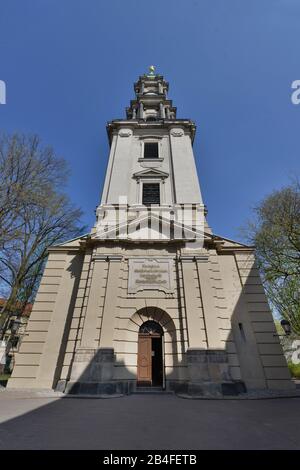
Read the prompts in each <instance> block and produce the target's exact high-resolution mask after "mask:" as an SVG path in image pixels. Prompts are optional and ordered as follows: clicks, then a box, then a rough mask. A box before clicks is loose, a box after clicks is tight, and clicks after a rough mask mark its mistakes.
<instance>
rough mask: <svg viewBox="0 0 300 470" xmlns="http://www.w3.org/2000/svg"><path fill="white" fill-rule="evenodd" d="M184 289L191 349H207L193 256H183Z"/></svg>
mask: <svg viewBox="0 0 300 470" xmlns="http://www.w3.org/2000/svg"><path fill="white" fill-rule="evenodd" d="M181 265H182V278H183V289H184V298H185V308H186V319H187V329H188V341H189V347H190V348H199V347H205V343H206V338H205V333H204V330H203V328H202V327H203V324H202V319H201V317H202V310H201V299H200V298H199V295H198V296H197V293H199V289H197V283H196V279H195V278H196V276H197V272H196V266H195V262H194V257H193V256H181Z"/></svg>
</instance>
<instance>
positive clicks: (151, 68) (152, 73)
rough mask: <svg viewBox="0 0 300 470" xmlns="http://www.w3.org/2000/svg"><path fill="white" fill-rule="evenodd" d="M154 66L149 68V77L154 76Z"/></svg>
mask: <svg viewBox="0 0 300 470" xmlns="http://www.w3.org/2000/svg"><path fill="white" fill-rule="evenodd" d="M154 72H155V66H154V65H150V66H149V75H151V76H153V75H155V73H154Z"/></svg>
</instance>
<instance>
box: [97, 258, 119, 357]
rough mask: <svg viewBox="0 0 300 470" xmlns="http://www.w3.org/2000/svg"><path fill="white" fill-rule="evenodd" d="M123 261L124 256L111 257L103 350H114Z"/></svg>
mask: <svg viewBox="0 0 300 470" xmlns="http://www.w3.org/2000/svg"><path fill="white" fill-rule="evenodd" d="M121 261H122V256H119V255H111V256H109V271H108V280H107V288H106V295H105V304H104V309H103V317H102V325H101V335H100V347H101V348H112V346H113V334H114V323H115V317H116V308H117V302H118V289H119V277H120V268H121Z"/></svg>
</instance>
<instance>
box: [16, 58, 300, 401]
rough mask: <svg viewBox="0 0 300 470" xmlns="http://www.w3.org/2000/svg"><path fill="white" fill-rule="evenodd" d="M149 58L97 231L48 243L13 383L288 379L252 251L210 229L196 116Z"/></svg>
mask: <svg viewBox="0 0 300 470" xmlns="http://www.w3.org/2000/svg"><path fill="white" fill-rule="evenodd" d="M168 89H169V84H168V82H166V81H165V79H164V77H163V76H161V75H157V74H156V73H155V69H154V67H153V66H151V67H150V68H149V73H148V74H145V75H143V76H141V77H139V79H138V81H137V82H136V83H135V84H134V91H135V99H133V100H132V101H131V102H130V106H129V107H128V108H127V109H126V118H125V119H117V120H113V121H111V122H109V123H108V125H107V132H108V138H109V143H110V153H109V159H108V165H107V171H106V177H105V182H104V187H103V192H102V198H101V202H100V205H99V206H98V208H97V211H96V222H95V225H94V227H93V229H92V231H91V233H90V234H88V235H85V236H82V237H81V238H78V239H76V240H71V241H68V242H66V243H64V244H61V245H58V246H53V247H51V248H50V249H49V258H48V262H47V265H46V268H45V272H44V275H43V278H42V281H41V285H40V288H39V291H38V294H37V297H36V300H35V304H34V308H33V311H32V314H31V317H30V320H29V322H28V327H27V335H26V336H24V338H23V341H22V344H21V346H20V350H19V352H18V354H17V357H16V365H15V368H14V371H13V375H12V377H11V379H10V380H9V383H8V387H11V388H18V387H21V388H26V387H28V388H44V389H45V388H46V389H51V388H54V389H57V390H61V391H64V392H65V393H78V394H82V393H92V394H103V393H105V394H107V393H125V394H127V393H134V392H135V391H137V390H145V388H148V387H151V388H152V387H155V388H159V389H161V390H162V391H163V390H169V391H170V390H172V391H174V392H184V393H189V394H191V395H201V396H203V395H204V396H223V395H226V394H227V395H236V394H238V393H243V392H245V391H246V390H254V389H255V390H256V389H280V390H283V389H289V388H293V384H292V382H291V380H290V374H289V371H288V368H287V365H286V362H285V359H284V356H283V352H282V348H281V345H280V342H279V339H278V336H277V335H276V329H275V326H274V322H273V319H272V315H271V312H270V309H269V306H268V302H267V299H266V296H265V293H264V289H263V287H262V284H261V280H260V276H259V272H258V269H257V267H256V265H255V258H254V249H253V247H249V246H246V245H244V244H241V243H238V242H235V241H232V240H229V239H227V238H224V237H220V236H218V235H215V234H213V232H212V230H211V229H210V227H209V226H208V224H207V221H206V208H205V206H204V204H203V200H202V195H201V191H200V185H199V181H198V177H197V170H196V165H195V158H194V153H193V140H194V136H195V124H194V123H193V121H191V120H190V119H182V118H179V117H177V109H176V107H174V106H173V103H172V101H171V100H170V99H169V98H168Z"/></svg>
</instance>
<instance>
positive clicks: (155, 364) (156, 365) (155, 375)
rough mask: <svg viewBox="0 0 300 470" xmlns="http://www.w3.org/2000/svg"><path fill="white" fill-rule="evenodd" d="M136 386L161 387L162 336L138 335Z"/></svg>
mask: <svg viewBox="0 0 300 470" xmlns="http://www.w3.org/2000/svg"><path fill="white" fill-rule="evenodd" d="M137 366H138V367H137V369H138V370H137V384H138V386H153V387H162V386H163V344H162V335H160V334H155V333H154V334H147V333H146V334H145V333H139V339H138V361H137Z"/></svg>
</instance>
